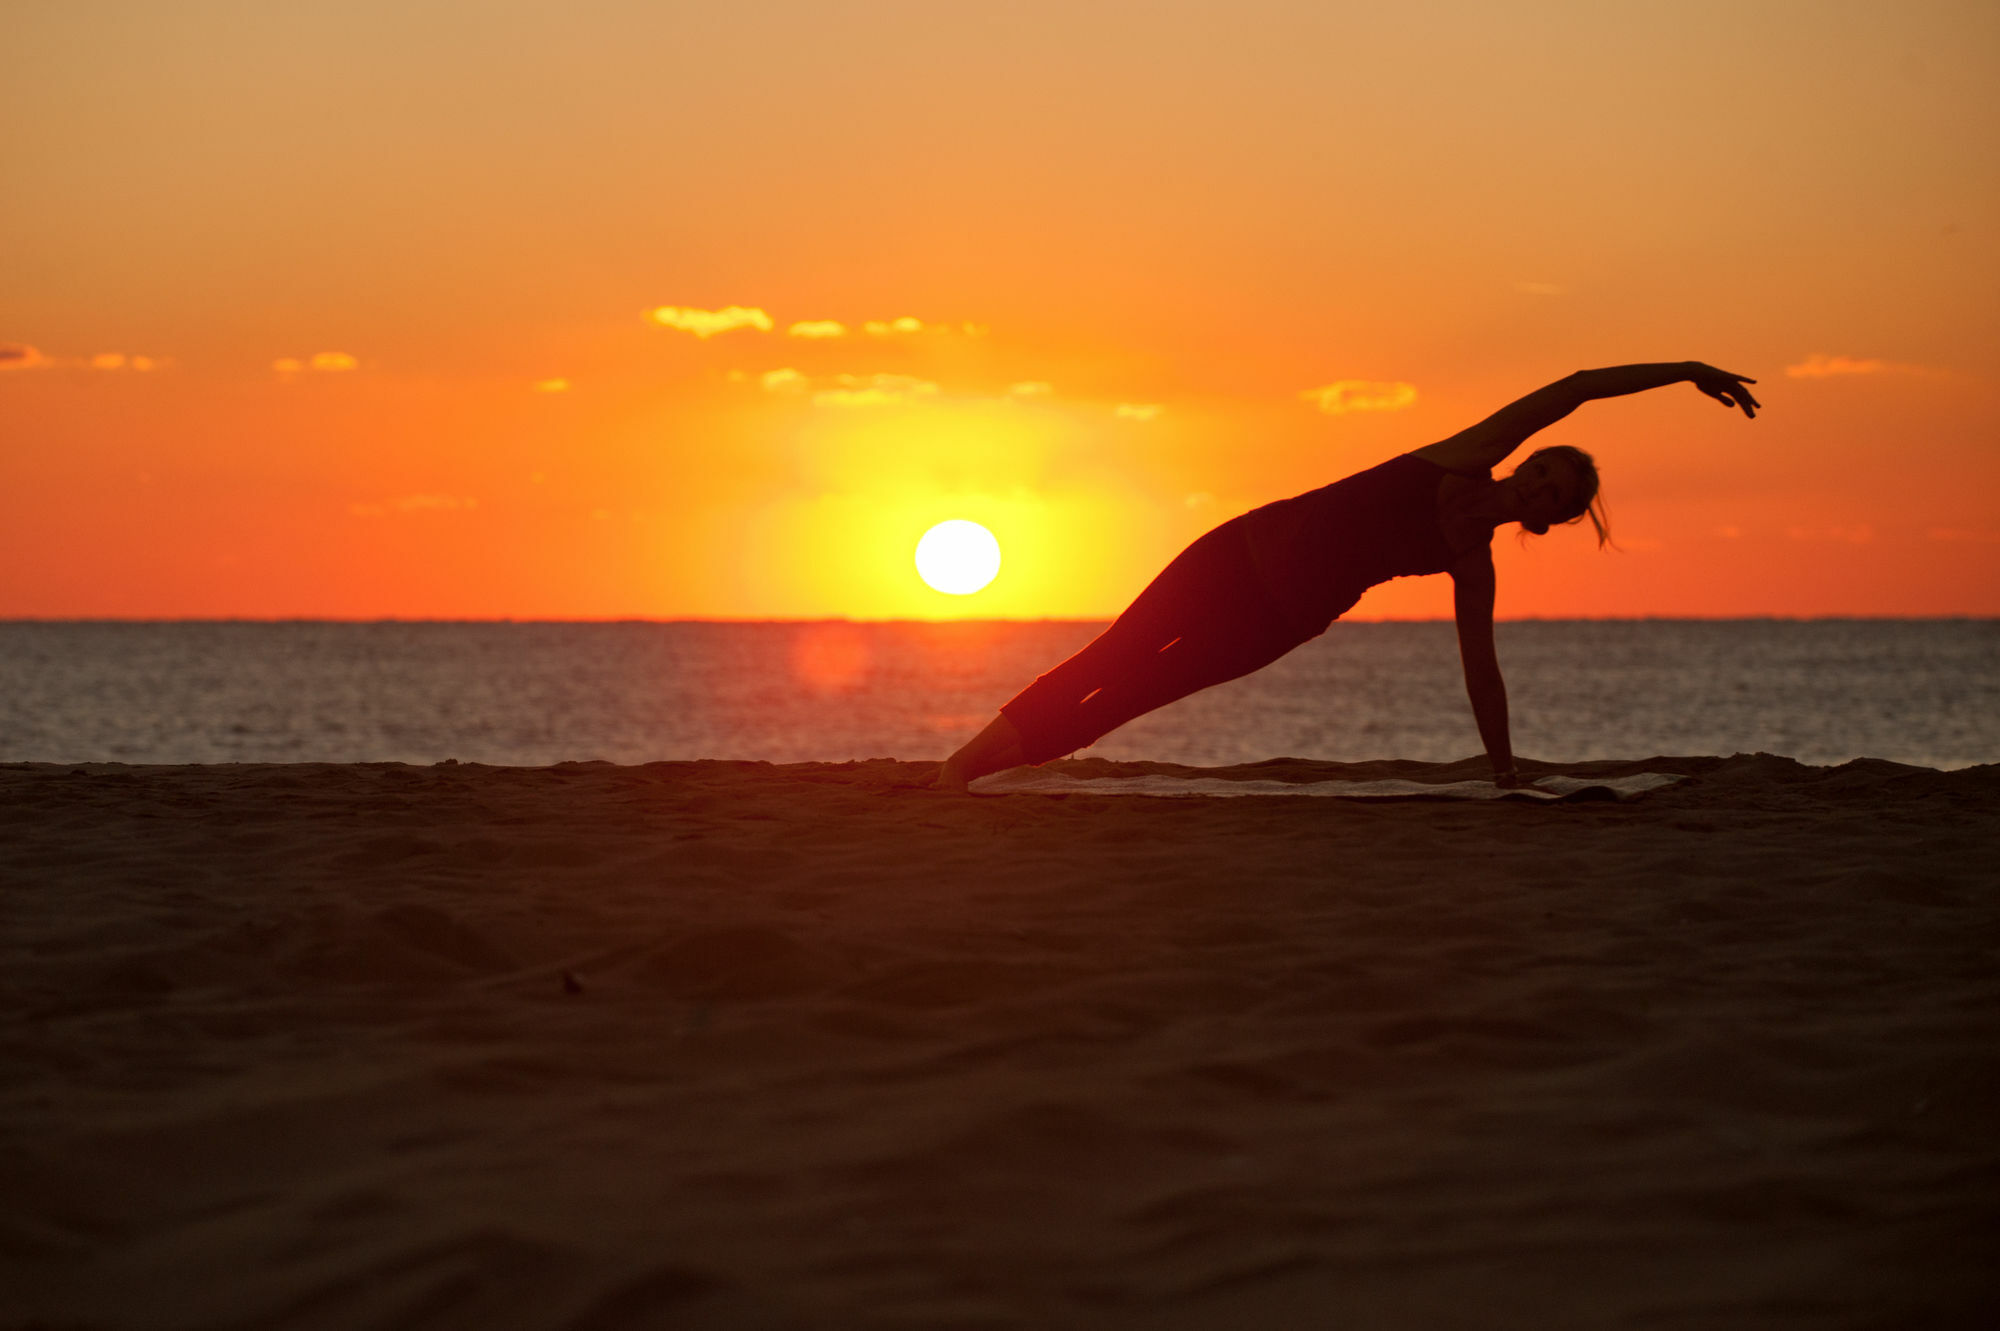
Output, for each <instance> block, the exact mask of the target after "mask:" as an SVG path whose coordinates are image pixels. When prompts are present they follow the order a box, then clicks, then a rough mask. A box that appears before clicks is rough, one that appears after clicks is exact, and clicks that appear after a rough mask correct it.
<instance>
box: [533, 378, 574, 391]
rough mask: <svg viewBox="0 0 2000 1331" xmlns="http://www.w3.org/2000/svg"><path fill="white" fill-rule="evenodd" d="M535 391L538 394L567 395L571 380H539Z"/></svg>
mask: <svg viewBox="0 0 2000 1331" xmlns="http://www.w3.org/2000/svg"><path fill="white" fill-rule="evenodd" d="M534 389H535V391H536V392H537V393H567V392H569V380H567V379H537V380H535V383H534Z"/></svg>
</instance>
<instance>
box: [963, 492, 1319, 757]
mask: <svg viewBox="0 0 2000 1331" xmlns="http://www.w3.org/2000/svg"><path fill="white" fill-rule="evenodd" d="M1313 636H1315V635H1313V634H1311V633H1307V634H1303V635H1302V634H1301V633H1300V632H1299V631H1298V629H1297V628H1296V627H1295V626H1294V625H1293V624H1291V623H1290V622H1288V621H1287V620H1286V618H1285V615H1284V613H1283V611H1282V610H1281V609H1280V608H1279V606H1278V603H1277V602H1276V600H1274V599H1273V597H1272V595H1271V593H1270V591H1269V590H1268V589H1267V588H1266V587H1265V585H1264V581H1263V579H1262V578H1261V577H1260V576H1259V575H1258V573H1257V570H1256V567H1255V566H1254V565H1253V564H1252V563H1251V561H1250V549H1249V546H1248V545H1247V544H1246V543H1245V541H1244V537H1243V532H1242V530H1241V529H1240V528H1239V527H1238V525H1237V524H1236V523H1235V522H1226V523H1224V524H1223V525H1222V526H1220V527H1217V528H1216V529H1215V530H1214V531H1211V532H1210V533H1208V535H1206V536H1204V537H1202V538H1201V539H1200V540H1198V541H1196V542H1195V543H1194V544H1193V545H1191V546H1189V547H1188V548H1187V549H1185V550H1183V551H1181V553H1180V554H1179V555H1177V556H1176V557H1175V558H1174V562H1173V563H1171V564H1169V565H1167V567H1166V568H1165V569H1164V570H1162V571H1161V573H1160V575H1159V576H1158V577H1157V578H1154V579H1153V581H1152V583H1151V584H1150V585H1148V586H1147V588H1146V590H1145V591H1143V592H1140V593H1139V598H1138V599H1137V600H1136V601H1134V602H1132V604H1131V605H1130V606H1129V607H1128V608H1127V609H1126V611H1125V613H1124V614H1122V615H1120V616H1118V618H1117V620H1116V621H1115V622H1114V623H1113V624H1112V625H1111V627H1110V628H1107V629H1105V630H1104V632H1102V633H1100V634H1098V635H1097V637H1096V638H1095V639H1093V640H1092V641H1091V642H1090V644H1089V645H1088V646H1086V647H1084V648H1083V650H1082V651H1079V652H1078V653H1077V654H1076V655H1075V656H1072V657H1070V658H1069V660H1067V661H1064V662H1063V663H1062V664H1061V665H1059V666H1057V667H1056V668H1055V669H1053V670H1051V671H1049V672H1048V673H1047V674H1045V675H1042V676H1041V677H1039V678H1038V679H1036V680H1035V682H1034V683H1032V684H1030V685H1029V686H1028V687H1027V688H1025V689H1023V690H1021V692H1020V693H1019V694H1017V695H1016V696H1015V697H1014V699H1013V700H1012V701H1011V702H1009V703H1007V704H1006V705H1005V706H1004V707H1002V708H1001V709H1000V711H1001V714H1002V715H1004V716H1005V717H1006V718H1007V719H1008V720H1010V721H1012V722H1013V723H1014V726H1015V728H1016V729H1017V730H1019V731H1020V732H1021V747H1022V751H1023V752H1024V753H1025V754H1026V756H1027V759H1028V761H1029V762H1031V763H1045V762H1047V761H1048V760H1049V759H1051V758H1055V757H1059V756H1060V755H1062V754H1065V753H1072V752H1074V751H1076V750H1077V749H1081V748H1083V747H1085V746H1086V745H1089V744H1093V743H1095V742H1096V741H1097V740H1099V739H1101V738H1103V737H1104V736H1106V735H1108V734H1110V733H1111V732H1112V731H1114V730H1116V729H1117V728H1118V727H1120V726H1122V725H1124V724H1125V723H1126V722H1127V721H1130V720H1131V719H1132V718H1133V717H1135V716H1143V715H1145V714H1146V713H1147V712H1150V711H1152V710H1153V709H1154V708H1156V707H1164V706H1166V705H1167V704H1168V703H1170V702H1174V701H1177V700H1178V699H1181V698H1185V697H1187V696H1188V695H1189V694H1190V693H1197V692H1199V691H1200V690H1202V689H1206V688H1210V687H1212V686H1214V685H1216V684H1221V683H1224V682H1226V681H1228V680H1232V679H1236V678H1239V677H1240V676H1243V675H1247V674H1249V673H1250V672H1251V671H1253V670H1261V669H1263V668H1264V667H1265V666H1267V665H1269V664H1271V662H1273V661H1275V660H1277V659H1278V658H1279V657H1281V656H1283V655H1284V654H1285V653H1286V652H1289V651H1291V650H1292V648H1294V647H1297V646H1298V645H1299V644H1300V643H1302V642H1305V641H1306V640H1307V639H1308V638H1311V637H1313Z"/></svg>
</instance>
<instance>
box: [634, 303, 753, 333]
mask: <svg viewBox="0 0 2000 1331" xmlns="http://www.w3.org/2000/svg"><path fill="white" fill-rule="evenodd" d="M646 318H647V319H648V320H650V321H651V322H653V323H656V324H658V325H659V326H660V327H662V328H676V329H679V330H680V331H681V332H683V333H693V334H694V335H695V336H696V337H698V338H701V339H702V340H703V341H707V340H708V339H709V338H711V337H714V336H715V335H716V334H717V333H727V332H730V331H732V330H734V329H737V328H754V329H756V330H757V331H758V332H760V333H768V332H770V331H771V329H772V327H773V325H772V323H771V316H770V315H768V314H766V313H764V311H762V310H760V309H758V308H756V307H755V306H751V305H729V306H725V307H724V308H722V309H719V310H697V309H693V308H691V307H689V306H685V305H661V306H659V307H657V308H655V309H651V310H648V311H646Z"/></svg>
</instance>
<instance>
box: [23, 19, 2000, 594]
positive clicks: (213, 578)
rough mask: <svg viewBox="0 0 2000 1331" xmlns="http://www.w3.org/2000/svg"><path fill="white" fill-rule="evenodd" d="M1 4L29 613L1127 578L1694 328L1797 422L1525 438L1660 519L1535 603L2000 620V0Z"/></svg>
mask: <svg viewBox="0 0 2000 1331" xmlns="http://www.w3.org/2000/svg"><path fill="white" fill-rule="evenodd" d="M5 20H6V23H5V26H6V29H7V37H6V40H5V41H4V43H0V115H4V117H5V122H6V124H7V125H8V126H9V127H10V131H11V132H9V133H8V134H6V135H5V136H4V138H0V254H4V255H5V256H6V259H5V262H4V263H0V617H36V618H341V619H375V618H406V619H408V618H446V619H460V618H506V617H511V618H659V619H681V618H727V619H764V618H842V617H845V618H855V619H881V618H906V617H909V618H946V617H965V616H981V617H984V616H992V617H1005V618H1043V617H1062V618H1070V617H1079V618H1098V617H1108V616H1110V615H1112V614H1115V613H1116V612H1117V611H1118V610H1119V609H1120V608H1122V607H1123V605H1124V604H1125V603H1126V602H1127V601H1129V600H1130V598H1131V597H1132V596H1133V595H1134V594H1135V593H1136V592H1137V591H1138V590H1139V589H1140V588H1141V587H1143V586H1144V585H1145V583H1146V581H1147V580H1148V579H1150V578H1151V577H1152V575H1153V574H1154V573H1155V572H1157V571H1158V569H1159V568H1160V567H1161V566H1163V565H1164V564H1165V563H1166V561H1167V560H1169V559H1170V558H1171V557H1172V556H1173V555H1174V553H1175V552H1176V551H1178V550H1179V549H1180V548H1181V547H1182V546H1184V545H1185V544H1186V543H1187V542H1188V541H1190V540H1192V539H1193V538H1194V537H1195V536H1198V535H1199V534H1200V533H1201V532H1203V531H1205V530H1207V529H1208V528H1210V527H1212V526H1214V525H1216V524H1217V523H1219V522H1221V521H1223V520H1225V519H1227V518H1229V517H1231V516H1234V515H1235V514H1237V513H1240V512H1243V511H1245V510H1246V509H1249V508H1252V507H1255V506H1256V505H1258V504H1261V503H1265V502H1268V501H1270V500H1273V499H1278V498H1282V497H1284V496H1287V495H1290V494H1294V493H1297V492H1299V491H1302V490H1306V489H1310V488H1313V487H1315V486H1318V485H1323V484H1326V483H1328V482H1330V481H1333V480H1337V479H1339V478H1340V477H1342V476H1345V475H1348V474H1350V473H1352V472H1354V471H1357V470H1360V469H1362V468H1364V467H1368V466H1371V465H1373V464H1375V463H1377V462H1380V461H1382V460H1384V459H1386V458H1388V457H1391V456H1394V455H1395V454H1397V453H1401V452H1404V451H1407V450H1409V449H1412V448H1417V447H1420V446H1422V445H1424V444H1427V443H1430V442H1433V441H1435V440H1438V439H1441V438H1444V437H1447V436H1449V435H1451V434H1452V433H1454V432H1456V431H1458V430H1460V429H1462V428H1464V427H1465V426H1467V425H1470V424H1472V423H1473V422H1475V421H1477V420H1478V419H1480V418H1481V417H1483V416H1484V415H1486V414H1487V413H1489V412H1490V411H1492V410H1494V409H1495V408H1498V407H1499V406H1501V405H1503V404H1504V403H1506V402H1507V401H1509V400H1510V399H1512V398H1514V397H1517V396H1519V395H1521V394H1523V393H1526V392H1528V391H1529V390H1531V389H1533V388H1535V387H1537V386H1539V385H1541V384H1543V383H1546V382H1548V381H1550V380H1553V379H1557V378H1560V377H1562V376H1563V375H1565V374H1568V373H1569V372H1571V371H1573V370H1577V369H1582V368H1588V367H1592V366H1598V365H1610V364H1619V363H1624V362H1631V361H1663V360H1675V361H1677V360H1688V359H1698V360H1703V361H1707V362H1709V363H1711V364H1714V365H1718V366H1720V367H1722V368H1724V369H1726V370H1730V371H1732V372H1736V373H1741V374H1745V375H1749V376H1752V377H1755V378H1756V379H1757V380H1758V381H1759V382H1758V386H1757V392H1758V394H1759V396H1760V397H1761V399H1762V400H1763V402H1764V403H1765V405H1766V410H1765V412H1764V413H1762V414H1761V415H1760V416H1759V418H1758V419H1757V420H1756V421H1755V422H1748V421H1745V420H1744V419H1743V418H1742V417H1741V416H1740V415H1734V414H1731V413H1729V412H1727V411H1725V410H1724V409H1722V408H1721V407H1719V406H1718V405H1717V404H1715V403H1713V402H1711V401H1709V400H1708V399H1706V398H1704V397H1702V396H1701V395H1700V394H1698V393H1696V392H1695V391H1694V390H1693V389H1692V388H1690V387H1687V386H1680V387H1676V388H1672V389H1667V390H1662V391H1659V392H1656V393H1652V394H1648V395H1645V396H1643V397H1635V398H1624V399H1618V400H1615V401H1608V402H1599V403H1594V404H1591V405H1589V406H1586V407H1585V408H1583V409H1582V410H1581V411H1579V412H1578V413H1577V414H1576V415H1575V416H1573V417H1571V418H1570V419H1569V420H1568V421H1565V422H1563V423H1561V424H1559V425H1557V426H1556V427H1554V428H1552V429H1551V430H1549V431H1548V432H1547V433H1546V434H1544V435H1543V436H1541V437H1540V439H1539V440H1538V442H1547V443H1567V444H1574V445H1576V446H1578V447H1582V448H1584V449H1586V450H1588V451H1590V452H1591V453H1592V454H1594V455H1595V456H1596V457H1597V459H1598V462H1599V464H1600V466H1601V468H1602V471H1603V476H1604V493H1605V497H1606V499H1607V501H1608V503H1609V507H1610V511H1611V516H1612V522H1613V535H1614V538H1615V540H1616V543H1617V547H1618V548H1617V549H1615V550H1607V551H1602V552H1600V551H1598V550H1597V549H1596V548H1595V544H1594V541H1593V539H1592V538H1591V537H1590V535H1589V534H1588V527H1587V526H1586V527H1585V528H1583V529H1582V530H1577V529H1561V528H1559V529H1558V530H1557V531H1555V532H1553V533H1552V534H1550V535H1549V536H1547V537H1543V538H1538V539H1530V540H1528V541H1526V542H1518V541H1516V540H1514V539H1513V538H1512V537H1511V536H1510V535H1506V534H1503V535H1501V536H1500V537H1498V538H1496V542H1495V557H1496V562H1497V563H1498V566H1499V570H1500V579H1499V580H1500V595H1499V606H1498V610H1499V613H1500V614H1501V615H1502V616H1503V617H1513V618H1526V617H1575V616H1583V617H1596V616H1619V617H1634V616H1683V615H1686V616H1739V615H1782V616H1823V615H1996V614H2000V385H1996V381H1995V374H1996V371H2000V245H1996V228H1997V227H2000V167H1996V164H2000V7H1996V6H1994V5H1992V4H1991V3H1989V2H1988V0H1966V2H1964V3H1956V2H1947V0H1907V2H1906V3H1901V4H1897V5H1893V6H1891V5H1883V4H1880V3H1868V4H1854V3H1845V2H1844V0H1810V2H1806V3H1788V2H1787V3H1774V2H1762V0H1751V2H1750V3H1742V2H1741V0H1731V2H1729V3H1701V2H1699V0H1697V2H1694V3H1686V4H1679V5H1676V6H1673V7H1672V9H1671V12H1670V13H1669V12H1666V11H1662V10H1661V9H1660V8H1659V7H1657V6H1651V5H1638V4H1625V3H1614V4H1605V3H1603V2H1602V0H1591V2H1590V3H1556V2H1553V0H1540V2H1529V3H1509V4H1506V5H1493V4H1489V3H1485V2H1484V0H1440V2H1438V3H1408V4H1400V5H1396V6H1388V5H1381V4H1373V3H1371V4H1366V5H1348V4H1342V3H1337V2H1335V0H1230V3H1184V2H1176V0H1148V2H1147V3H1143V4H1140V3H1129V4H1128V3H1089V2H1088V0H1082V2H1080V0H1065V2H1064V3H1059V4H1058V3H1045V2H1044V0H1016V2H1015V3H1011V4H1009V5H1006V6H998V5H994V6H983V5H982V6H971V5H953V4H938V3H936V2H935V0H926V2H925V3H869V2H858V3H844V4H843V3H834V2H833V0H814V2H807V0H731V3H729V4H726V5H725V4H720V3H713V4H708V5H701V6H695V5H687V4H679V3H663V2H659V0H647V2H641V0H572V2H571V3H567V4H563V5H552V4H527V3H520V2H518V0H481V2H480V3H469V2H468V3H438V2H437V0H346V2H345V3H342V4H339V5H328V4H324V3H311V4H305V3H289V2H286V0H261V2H255V3H252V2H246V0H239V2H237V3H208V2H206V0H176V2H175V3H173V4H159V3H157V2H156V0H144V2H140V3H93V2H91V0H70V2H66V3H61V4H53V3H45V4H29V3H13V4H9V5H8V6H7V12H6V15H5ZM955 518H956V519H969V520H972V521H976V522H978V523H981V524H983V525H984V526H986V527H987V528H989V529H990V530H991V531H992V532H993V534H994V535H995V537H996V538H997V539H998V542H999V545H1000V548H1001V551H1002V562H1001V570H1000V573H999V575H998V577H996V578H995V579H994V581H993V582H992V583H991V584H990V585H989V586H987V587H986V588H985V589H984V590H982V591H979V592H977V593H975V594H972V595H968V596H954V595H948V594H945V593H942V592H938V591H934V590H932V589H931V588H929V587H927V586H926V585H925V584H924V583H923V581H922V580H921V579H920V578H919V577H918V575H917V571H916V568H915V565H914V562H913V552H914V550H915V547H916V544H917V541H918V539H919V537H921V536H922V534H923V533H924V531H925V530H927V529H928V528H929V527H931V526H932V525H933V524H935V523H938V522H942V521H945V520H948V519H955ZM1449 613H1450V586H1449V581H1448V579H1444V578H1425V579H1403V580H1399V581H1397V582H1395V583H1392V584H1389V585H1387V586H1384V587H1380V588H1377V589H1376V590H1374V591H1373V592H1371V593H1370V594H1369V595H1368V597H1367V598H1366V599H1364V600H1363V602H1362V603H1361V605H1360V606H1359V607H1357V609H1356V610H1355V611H1354V612H1353V615H1354V617H1356V618H1384V617H1387V618H1410V617H1433V616H1444V615H1448V614H1449Z"/></svg>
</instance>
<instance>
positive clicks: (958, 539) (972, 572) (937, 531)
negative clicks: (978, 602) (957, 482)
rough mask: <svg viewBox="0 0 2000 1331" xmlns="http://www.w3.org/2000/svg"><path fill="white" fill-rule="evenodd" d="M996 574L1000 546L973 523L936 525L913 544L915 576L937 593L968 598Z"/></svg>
mask: <svg viewBox="0 0 2000 1331" xmlns="http://www.w3.org/2000/svg"><path fill="white" fill-rule="evenodd" d="M999 572H1000V542H998V541H996V540H994V539H993V533H992V532H990V531H988V530H986V528H984V527H982V526H980V525H979V524H978V523H976V522H967V521H966V520H965V519H964V518H953V519H952V520H951V521H949V522H940V523H938V524H937V526H935V527H932V528H931V529H930V530H929V531H927V532H925V533H924V536H923V539H922V540H920V541H918V542H917V575H918V576H919V577H921V578H922V579H923V580H924V581H925V582H926V583H927V584H929V585H930V586H931V587H933V588H935V589H936V590H938V591H941V592H944V593H946V594H948V595H951V596H970V595H972V593H974V592H976V591H978V590H979V589H980V588H982V587H984V586H986V584H987V583H989V582H992V581H993V579H994V577H995V575H997V574H998V573H999Z"/></svg>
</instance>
